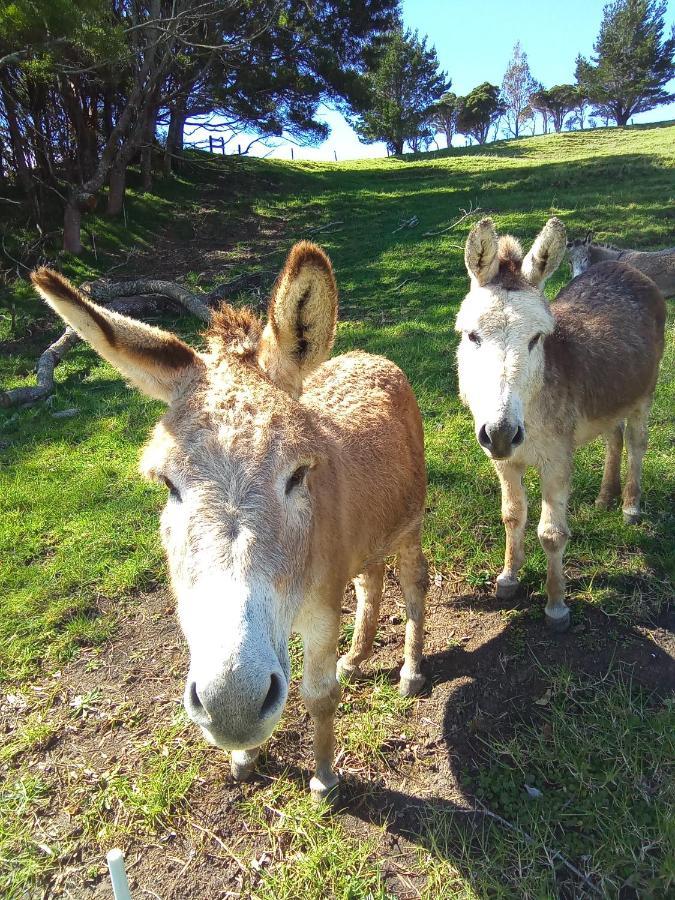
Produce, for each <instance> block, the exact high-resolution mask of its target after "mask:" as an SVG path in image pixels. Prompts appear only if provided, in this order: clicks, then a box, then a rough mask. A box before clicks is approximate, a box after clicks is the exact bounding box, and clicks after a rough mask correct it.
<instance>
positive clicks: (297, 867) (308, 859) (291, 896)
mask: <svg viewBox="0 0 675 900" xmlns="http://www.w3.org/2000/svg"><path fill="white" fill-rule="evenodd" d="M240 811H241V814H242V816H243V818H244V820H245V822H246V823H247V826H248V827H249V828H251V829H254V830H255V831H257V832H259V833H262V834H263V835H264V837H265V842H266V844H267V846H268V847H269V850H267V851H266V855H264V856H263V857H262V858H261V859H260V860H257V862H258V864H259V868H255V867H252V868H249V875H248V879H249V883H248V884H247V885H246V886H245V890H247V891H250V892H251V895H252V896H254V897H256V900H295V898H297V897H303V898H305V897H306V898H307V900H323V898H326V897H336V898H337V897H339V898H341V900H361V898H372V900H385V898H387V897H388V896H390V895H389V894H387V893H386V891H385V887H384V883H383V878H382V865H381V862H380V861H379V860H378V853H377V847H376V843H375V840H374V839H373V840H369V841H359V840H355V839H354V838H353V837H352V836H350V835H349V834H347V833H346V830H345V828H344V827H343V826H342V825H341V824H340V822H339V819H338V817H335V816H333V815H331V813H330V811H329V809H328V807H326V806H325V805H316V804H315V803H313V802H312V800H311V799H310V797H309V795H308V793H307V792H306V791H300V792H299V791H298V787H297V785H295V784H294V783H293V782H292V781H289V780H287V779H286V778H284V777H283V776H281V777H280V778H277V779H275V780H274V782H273V783H272V784H271V785H270V786H269V787H268V788H266V789H265V790H261V791H258V792H256V794H255V795H253V796H252V797H251V798H249V799H248V800H246V801H244V802H242V803H241V805H240ZM270 863H271V864H272V865H270Z"/></svg>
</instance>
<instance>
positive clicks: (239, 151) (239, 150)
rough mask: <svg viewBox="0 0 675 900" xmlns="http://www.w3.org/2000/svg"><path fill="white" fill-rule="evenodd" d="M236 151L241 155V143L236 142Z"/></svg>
mask: <svg viewBox="0 0 675 900" xmlns="http://www.w3.org/2000/svg"><path fill="white" fill-rule="evenodd" d="M237 153H238V154H239V156H241V144H237Z"/></svg>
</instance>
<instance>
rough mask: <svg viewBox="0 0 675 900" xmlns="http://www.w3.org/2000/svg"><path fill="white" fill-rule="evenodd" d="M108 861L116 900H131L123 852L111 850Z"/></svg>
mask: <svg viewBox="0 0 675 900" xmlns="http://www.w3.org/2000/svg"><path fill="white" fill-rule="evenodd" d="M106 861H107V863H108V869H109V871H110V880H111V881H112V886H113V894H114V896H115V900H131V894H130V893H129V882H128V881H127V873H126V871H125V869H124V854H123V853H122V851H121V850H110V851H108V855H107V856H106Z"/></svg>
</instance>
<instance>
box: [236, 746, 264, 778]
mask: <svg viewBox="0 0 675 900" xmlns="http://www.w3.org/2000/svg"><path fill="white" fill-rule="evenodd" d="M257 761H258V753H257V752H253V753H252V752H251V751H249V750H235V751H234V752H233V753H232V759H231V761H230V771H231V773H232V777H233V778H234V780H235V781H248V779H249V778H250V777H251V775H253V772H254V771H255V764H256V762H257Z"/></svg>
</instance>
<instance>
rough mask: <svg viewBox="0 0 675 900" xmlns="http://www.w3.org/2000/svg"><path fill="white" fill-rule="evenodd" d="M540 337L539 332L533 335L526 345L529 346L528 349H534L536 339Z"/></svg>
mask: <svg viewBox="0 0 675 900" xmlns="http://www.w3.org/2000/svg"><path fill="white" fill-rule="evenodd" d="M540 337H541V333H539V334H535V336H534V337H533V338H532V340H531V341H530V343H529V344H528V347H529V348H530V350H534V348H535V347H536V346H537V341H538V340H539V338H540Z"/></svg>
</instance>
